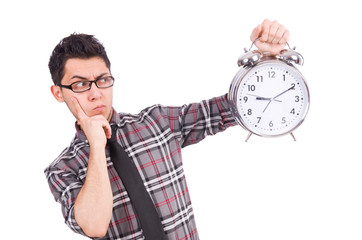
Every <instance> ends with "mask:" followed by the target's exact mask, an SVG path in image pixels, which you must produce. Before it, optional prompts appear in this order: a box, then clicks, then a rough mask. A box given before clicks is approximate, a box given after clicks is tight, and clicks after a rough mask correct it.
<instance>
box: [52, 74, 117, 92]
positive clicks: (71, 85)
mask: <svg viewBox="0 0 362 240" xmlns="http://www.w3.org/2000/svg"><path fill="white" fill-rule="evenodd" d="M105 78H111V79H112V84H111V85H110V86H108V87H99V86H98V84H97V81H100V80H103V79H105ZM80 82H87V83H89V88H88V89H87V90H83V91H74V90H73V85H75V84H78V83H80ZM93 83H94V84H95V85H96V86H97V88H110V87H112V86H113V85H114V77H113V76H107V77H101V78H99V79H96V80H81V81H76V82H74V83H72V84H70V85H62V84H59V85H58V86H59V87H61V88H67V89H70V90H72V91H73V92H75V93H82V92H86V91H89V90H90V89H91V88H92V84H93Z"/></svg>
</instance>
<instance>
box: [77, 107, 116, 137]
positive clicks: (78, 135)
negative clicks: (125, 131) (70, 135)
mask: <svg viewBox="0 0 362 240" xmlns="http://www.w3.org/2000/svg"><path fill="white" fill-rule="evenodd" d="M112 111H113V112H112V118H111V120H110V122H109V124H110V125H111V126H112V125H117V126H118V127H120V126H121V118H120V116H119V114H118V113H117V112H116V110H114V108H112ZM75 130H76V131H77V132H76V136H77V138H78V139H79V140H80V141H82V142H88V140H87V136H86V135H85V133H84V131H83V130H82V129H81V127H80V126H79V125H78V124H77V122H75Z"/></svg>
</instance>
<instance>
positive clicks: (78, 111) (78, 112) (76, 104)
mask: <svg viewBox="0 0 362 240" xmlns="http://www.w3.org/2000/svg"><path fill="white" fill-rule="evenodd" d="M72 102H73V104H74V107H75V115H76V116H75V118H76V119H77V120H82V119H84V118H87V117H88V116H87V114H85V112H84V110H83V108H82V106H81V105H80V104H79V101H78V99H77V98H76V97H72Z"/></svg>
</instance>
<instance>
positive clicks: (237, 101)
mask: <svg viewBox="0 0 362 240" xmlns="http://www.w3.org/2000/svg"><path fill="white" fill-rule="evenodd" d="M257 40H259V39H256V40H255V41H257ZM255 41H254V42H253V43H252V45H251V47H250V49H249V50H246V49H245V53H244V54H243V55H241V56H240V57H239V59H238V66H239V67H240V70H239V71H238V72H237V73H236V75H235V77H234V79H233V81H232V83H231V86H230V90H229V94H228V101H229V103H230V109H231V112H232V114H233V116H234V118H235V120H236V121H237V122H238V124H239V125H241V126H242V127H243V128H245V129H246V130H247V131H249V135H248V137H247V139H246V140H245V141H248V139H249V138H250V136H251V135H252V134H255V135H258V136H262V137H276V136H282V135H285V134H290V135H291V136H292V137H293V139H294V140H296V139H295V137H294V135H293V131H294V130H295V129H296V128H297V127H299V126H300V125H301V124H302V122H303V121H304V119H305V117H306V115H307V113H308V109H309V104H310V96H309V90H308V85H307V83H306V81H305V78H304V77H303V75H302V74H301V72H300V71H299V70H298V69H297V68H296V67H295V66H294V65H293V64H298V65H303V63H304V59H303V57H302V55H301V54H299V53H298V52H296V51H295V48H293V49H291V48H290V46H289V44H288V43H287V45H288V47H289V49H284V50H282V51H281V52H280V54H279V55H278V56H268V55H267V54H265V53H264V54H263V53H261V52H259V51H258V50H253V51H252V50H251V49H252V47H253V45H254V43H255Z"/></svg>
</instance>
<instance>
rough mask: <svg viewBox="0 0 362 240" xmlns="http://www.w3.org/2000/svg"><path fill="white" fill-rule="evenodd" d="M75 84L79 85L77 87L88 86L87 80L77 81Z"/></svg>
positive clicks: (75, 85)
mask: <svg viewBox="0 0 362 240" xmlns="http://www.w3.org/2000/svg"><path fill="white" fill-rule="evenodd" d="M73 86H74V87H77V88H81V87H85V86H87V82H85V81H84V82H83V81H81V82H77V83H75V84H74V85H73Z"/></svg>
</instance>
